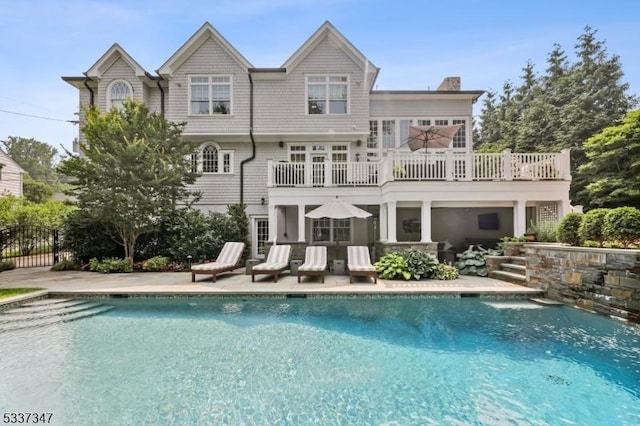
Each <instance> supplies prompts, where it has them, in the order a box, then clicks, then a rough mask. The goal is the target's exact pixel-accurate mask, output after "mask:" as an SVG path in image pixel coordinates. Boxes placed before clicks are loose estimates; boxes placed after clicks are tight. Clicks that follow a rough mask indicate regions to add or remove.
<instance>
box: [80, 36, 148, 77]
mask: <svg viewBox="0 0 640 426" xmlns="http://www.w3.org/2000/svg"><path fill="white" fill-rule="evenodd" d="M120 58H122V59H123V60H124V61H125V62H126V63H127V64H129V66H130V67H131V68H132V69H133V70H134V72H135V73H136V76H137V77H144V76H147V75H149V73H148V72H146V71H145V70H144V68H142V67H141V66H140V64H139V63H137V62H136V61H135V60H134V59H133V58H132V57H131V55H129V54H128V53H127V52H126V51H125V50H124V49H123V48H122V47H120V45H119V44H118V43H114V44H113V46H111V47H110V48H109V50H107V52H106V53H105V54H104V55H102V57H101V58H100V59H98V62H96V63H95V64H93V66H92V67H91V68H89V71H87V72H86V73H85V75H86V76H87V77H90V78H93V77H95V78H100V77H102V74H104V73H105V72H106V71H107V70H108V69H109V68H110V67H111V65H113V64H114V62H115V61H117V60H118V59H120Z"/></svg>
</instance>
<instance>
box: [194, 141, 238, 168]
mask: <svg viewBox="0 0 640 426" xmlns="http://www.w3.org/2000/svg"><path fill="white" fill-rule="evenodd" d="M207 147H213V148H215V149H216V150H217V152H218V159H217V163H218V164H217V167H218V171H215V172H205V171H204V158H203V157H202V153H203V151H204V149H205V148H207ZM225 158H228V164H229V168H228V170H225V167H224V166H225ZM233 159H234V150H232V149H221V148H220V145H218V144H217V143H215V142H205V143H203V144H202V145H200V146H199V147H198V149H197V150H196V151H194V152H193V154H191V161H192V167H193V166H195V168H196V169H195V171H196V172H197V173H202V174H203V175H232V174H234V167H233V164H234V161H233Z"/></svg>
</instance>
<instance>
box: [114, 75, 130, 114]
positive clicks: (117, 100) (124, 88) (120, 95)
mask: <svg viewBox="0 0 640 426" xmlns="http://www.w3.org/2000/svg"><path fill="white" fill-rule="evenodd" d="M127 99H131V85H130V84H129V83H127V82H126V81H124V80H117V81H114V82H113V83H111V86H110V87H109V102H110V104H111V105H110V107H111V108H122V105H123V104H124V102H125V101H126V100H127Z"/></svg>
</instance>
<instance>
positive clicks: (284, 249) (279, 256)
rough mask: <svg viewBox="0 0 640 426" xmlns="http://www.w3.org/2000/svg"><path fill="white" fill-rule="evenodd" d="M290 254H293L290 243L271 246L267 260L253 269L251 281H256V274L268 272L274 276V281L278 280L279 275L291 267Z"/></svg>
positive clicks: (267, 273)
mask: <svg viewBox="0 0 640 426" xmlns="http://www.w3.org/2000/svg"><path fill="white" fill-rule="evenodd" d="M289 256H291V246H290V245H286V244H283V245H277V246H271V249H270V250H269V254H268V255H267V260H266V261H265V262H264V263H259V264H257V265H256V266H254V267H253V268H252V269H251V282H255V280H256V275H259V274H266V275H272V276H273V282H276V283H277V282H278V275H279V274H280V273H281V272H282V271H284V270H286V269H289Z"/></svg>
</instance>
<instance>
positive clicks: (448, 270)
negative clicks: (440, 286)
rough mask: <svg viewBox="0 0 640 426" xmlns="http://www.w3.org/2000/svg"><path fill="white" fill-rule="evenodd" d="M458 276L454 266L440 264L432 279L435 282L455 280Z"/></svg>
mask: <svg viewBox="0 0 640 426" xmlns="http://www.w3.org/2000/svg"><path fill="white" fill-rule="evenodd" d="M458 275H459V272H458V270H457V269H456V268H455V267H454V266H451V265H447V264H444V263H438V264H437V265H436V267H435V268H434V269H433V274H432V276H431V278H433V279H434V280H455V279H456V278H458Z"/></svg>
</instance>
